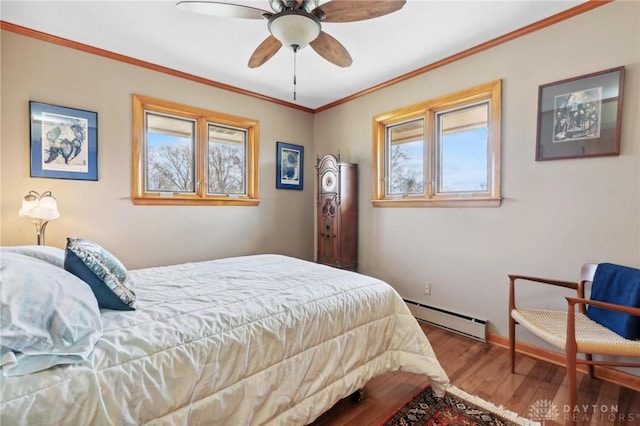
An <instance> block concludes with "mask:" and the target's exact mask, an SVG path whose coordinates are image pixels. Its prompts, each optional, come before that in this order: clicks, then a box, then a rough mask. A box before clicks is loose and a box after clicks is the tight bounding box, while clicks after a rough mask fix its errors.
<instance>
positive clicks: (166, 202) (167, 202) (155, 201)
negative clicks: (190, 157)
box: [131, 197, 260, 207]
mask: <svg viewBox="0 0 640 426" xmlns="http://www.w3.org/2000/svg"><path fill="white" fill-rule="evenodd" d="M131 200H132V201H133V204H135V205H136V206H246V207H249V206H257V205H258V204H260V200H259V199H249V198H233V197H229V198H189V199H185V198H173V197H131Z"/></svg>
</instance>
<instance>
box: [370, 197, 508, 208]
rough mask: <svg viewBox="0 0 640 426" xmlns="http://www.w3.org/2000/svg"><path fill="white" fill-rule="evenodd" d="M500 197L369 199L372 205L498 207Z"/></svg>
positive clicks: (500, 200)
mask: <svg viewBox="0 0 640 426" xmlns="http://www.w3.org/2000/svg"><path fill="white" fill-rule="evenodd" d="M501 202H502V198H462V199H446V200H443V199H438V200H435V199H434V200H424V199H416V198H403V199H386V200H371V204H372V205H373V207H431V208H433V207H443V208H447V207H453V208H465V207H500V203H501Z"/></svg>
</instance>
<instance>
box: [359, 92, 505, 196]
mask: <svg viewBox="0 0 640 426" xmlns="http://www.w3.org/2000/svg"><path fill="white" fill-rule="evenodd" d="M501 98H502V82H501V80H496V81H492V82H489V83H485V84H481V85H479V86H475V87H472V88H469V89H465V90H462V91H459V92H456V93H453V94H450V95H445V96H442V97H439V98H435V99H431V100H428V101H425V102H421V103H418V104H414V105H411V106H407V107H403V108H399V109H397V110H394V111H389V112H386V113H383V114H379V115H376V116H375V117H373V170H372V172H373V198H372V200H371V203H372V204H373V206H374V207H499V206H500V203H501V201H502V195H501V167H500V158H501V152H500V150H501V140H500V133H501V109H502V107H501ZM483 101H487V102H488V105H489V114H490V117H489V128H488V138H489V143H488V147H489V151H490V152H489V160H488V161H489V164H488V166H489V167H490V172H489V174H490V177H491V179H490V180H491V182H490V188H488V190H487V191H486V192H484V193H481V192H478V193H476V192H469V193H464V194H455V193H454V194H443V193H440V194H437V195H436V194H435V188H434V182H435V178H436V176H435V173H437V170H438V167H437V164H436V143H437V141H436V130H435V127H436V123H435V118H436V114H437V113H441V112H443V111H447V110H453V109H457V108H461V107H465V106H469V105H473V104H478V103H481V102H483ZM419 118H423V119H424V141H425V146H424V151H425V163H424V167H423V170H424V177H425V185H424V188H425V189H424V193H423V194H419V195H402V196H389V195H387V194H386V186H385V182H386V178H387V171H386V161H387V158H386V155H387V154H386V144H387V141H386V134H387V131H386V129H387V127H388V126H390V125H395V124H399V123H403V122H407V121H411V120H415V119H419Z"/></svg>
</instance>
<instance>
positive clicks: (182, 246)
mask: <svg viewBox="0 0 640 426" xmlns="http://www.w3.org/2000/svg"><path fill="white" fill-rule="evenodd" d="M1 42H2V76H1V78H2V80H1V81H2V111H1V119H2V122H1V124H2V129H1V136H2V140H1V141H0V143H1V150H0V155H1V162H0V165H1V172H0V173H1V177H2V182H1V194H0V195H1V200H2V206H1V214H2V217H1V222H0V223H1V226H2V229H1V239H0V243H1V244H5V245H6V244H26V243H31V242H33V241H34V231H33V228H32V225H31V224H30V223H29V221H28V220H26V219H24V218H20V217H18V215H17V210H18V208H19V203H20V198H21V197H22V195H23V194H24V193H25V192H26V191H28V190H30V189H35V190H38V191H44V190H52V191H53V192H54V193H55V195H56V196H57V198H58V200H59V204H60V210H61V212H62V217H61V218H60V219H59V220H56V221H54V222H52V223H51V224H50V227H49V229H48V231H47V242H48V243H49V244H51V245H56V246H60V247H62V246H63V245H64V241H65V237H66V236H68V235H76V236H82V237H86V238H90V239H94V240H96V241H99V242H100V243H102V244H103V245H104V246H105V247H107V248H109V249H110V250H111V251H113V252H114V253H115V254H116V255H118V256H119V257H121V258H122V259H123V260H124V262H125V263H126V265H127V266H129V267H130V268H138V267H145V266H152V265H161V264H169V263H176V262H182V261H187V260H199V259H208V258H215V257H222V256H232V255H238V254H250V253H259V252H277V253H284V254H289V255H294V256H297V257H301V258H305V259H312V258H313V252H314V243H313V241H314V221H313V220H314V207H315V202H314V183H315V182H314V178H315V170H314V168H313V166H314V161H315V156H316V154H326V153H337V152H338V151H340V153H341V154H342V158H343V159H344V160H345V161H352V162H356V163H358V164H359V165H360V167H359V173H360V193H359V197H360V200H359V209H360V241H359V245H360V256H359V257H360V258H359V260H360V271H361V272H363V273H365V274H369V275H373V276H377V277H380V278H383V279H385V280H387V281H388V282H389V283H390V284H391V285H393V286H394V287H395V288H396V289H397V290H398V291H399V292H400V294H401V295H402V296H403V297H406V298H409V299H413V300H417V301H420V302H423V303H426V304H429V305H433V306H438V307H441V308H445V309H449V310H453V311H457V312H461V313H465V314H468V315H472V316H476V317H480V318H484V319H488V320H489V321H490V323H491V331H492V332H497V333H499V334H501V335H506V334H507V328H506V320H507V308H506V306H507V274H509V273H525V274H540V275H545V276H552V277H557V278H565V279H575V278H576V276H577V273H578V270H579V267H580V265H581V264H582V263H584V262H599V261H610V262H617V263H623V264H628V265H634V266H640V148H639V146H638V140H640V124H638V117H639V115H640V114H639V113H640V106H639V104H638V103H639V99H640V48H639V46H640V3H638V2H622V1H617V2H615V3H612V4H609V5H606V6H603V7H600V8H597V9H595V10H593V11H590V12H587V13H585V14H582V15H580V16H577V17H574V18H572V19H570V20H568V21H565V22H562V23H560V24H557V25H554V26H552V27H549V28H546V29H543V30H540V31H538V32H536V33H533V34H530V35H527V36H525V37H521V38H518V39H516V40H514V41H511V42H509V43H506V44H503V45H500V46H498V47H496V48H493V49H491V50H488V51H485V52H481V53H479V54H476V55H474V56H472V57H469V58H466V59H464V60H461V61H458V62H455V63H453V64H450V65H448V66H446V67H443V68H440V69H436V70H434V71H432V72H429V73H426V74H423V75H420V76H417V77H415V78H413V79H411V80H408V81H405V82H403V83H400V84H397V85H395V86H393V87H390V88H386V89H384V90H380V91H377V92H373V93H371V94H369V95H367V96H364V97H361V98H357V99H355V100H353V101H351V102H349V103H346V104H344V105H340V106H337V107H334V108H332V109H330V110H327V111H323V112H321V113H318V114H316V115H315V117H314V116H313V115H311V114H308V113H304V112H300V111H296V110H292V109H289V108H286V107H283V106H278V105H276V104H273V103H268V102H265V101H260V100H256V99H253V98H250V97H246V96H242V95H237V94H234V93H230V92H225V91H222V90H218V89H215V88H211V87H207V86H204V85H199V84H196V83H193V82H189V81H186V80H182V79H178V78H174V77H170V76H167V75H164V74H160V73H156V72H152V71H149V70H145V69H142V68H138V67H134V66H131V65H127V64H124V63H120V62H115V61H111V60H108V59H104V58H100V57H97V56H92V55H89V54H85V53H81V52H78V51H74V50H70V49H67V48H63V47H60V46H55V45H52V44H47V43H44V42H41V41H37V40H33V39H30V38H26V37H22V36H19V35H16V34H13V33H8V32H3V33H2V41H1ZM620 65H624V66H625V67H626V72H627V74H626V82H625V100H624V101H625V103H624V114H623V129H622V153H621V155H620V156H618V157H600V158H592V159H577V160H561V161H548V162H535V161H534V153H535V137H536V110H537V97H538V86H539V85H541V84H545V83H549V82H553V81H557V80H561V79H564V78H569V77H574V76H579V75H583V74H587V73H591V72H595V71H600V70H604V69H607V68H612V67H616V66H620ZM496 79H502V80H503V113H502V117H503V126H502V127H503V128H502V130H503V132H502V136H503V138H502V169H503V175H502V181H503V195H504V197H505V199H504V201H503V203H502V206H501V207H499V208H493V209H492V208H487V209H478V208H475V209H473V208H470V209H458V208H449V209H446V208H442V209H429V208H423V209H419V208H414V209H389V208H375V209H374V208H373V207H372V206H371V203H370V201H369V200H370V198H371V151H372V139H371V137H372V136H371V128H372V124H371V119H372V117H373V116H374V115H376V114H379V113H381V112H385V111H389V110H393V109H396V108H399V107H402V106H406V105H410V104H413V103H416V102H420V101H423V100H427V99H430V98H433V97H436V96H440V95H444V94H448V93H452V92H455V91H459V90H461V89H465V88H468V87H472V86H474V85H477V84H480V83H485V82H488V81H492V80H496ZM132 93H140V94H144V95H149V96H154V97H158V98H163V99H167V100H171V101H176V102H181V103H186V104H190V105H194V106H198V107H203V108H207V109H212V110H216V111H222V112H226V113H231V114H236V115H241V116H244V117H249V118H254V119H258V120H260V125H261V135H260V141H261V147H260V148H261V149H260V166H261V171H260V198H261V200H262V202H261V203H260V206H259V207H256V208H250V207H142V206H134V205H133V204H132V203H131V201H130V200H129V196H130V193H131V191H130V185H131V94H132ZM29 100H36V101H40V102H48V103H53V104H58V105H63V106H69V107H75V108H82V109H87V110H91V111H96V112H98V121H99V175H100V180H99V181H98V182H85V181H67V180H60V179H36V178H30V177H29V160H28V157H29V143H28V141H29V123H28V118H27V117H28V101H29ZM276 141H284V142H290V143H297V144H300V145H304V146H305V147H306V151H305V157H306V158H305V176H304V178H305V189H304V191H303V192H299V191H290V190H276V189H275V184H274V180H275V143H276ZM424 281H429V282H431V283H432V295H431V296H424V295H422V288H423V282H424ZM526 296H527V298H528V299H530V300H533V301H538V302H542V303H546V304H547V305H549V306H562V303H561V302H560V301H558V302H554V301H551V300H550V297H549V292H548V291H546V290H545V291H538V292H528V293H527V294H526Z"/></svg>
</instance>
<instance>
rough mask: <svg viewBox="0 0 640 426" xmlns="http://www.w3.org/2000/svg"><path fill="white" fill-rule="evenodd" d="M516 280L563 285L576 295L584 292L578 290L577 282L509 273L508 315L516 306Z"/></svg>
mask: <svg viewBox="0 0 640 426" xmlns="http://www.w3.org/2000/svg"><path fill="white" fill-rule="evenodd" d="M517 280H523V281H533V282H537V283H541V284H548V285H553V286H556V287H564V288H568V289H571V290H576V291H578V296H584V294H580V291H579V289H580V286H579V285H578V283H575V282H571V281H563V280H553V279H549V278H540V277H532V276H528V275H514V274H509V315H511V311H513V310H514V309H515V308H516V293H515V283H516V281H517Z"/></svg>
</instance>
